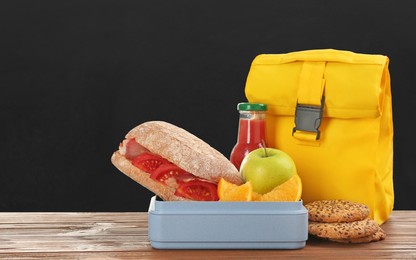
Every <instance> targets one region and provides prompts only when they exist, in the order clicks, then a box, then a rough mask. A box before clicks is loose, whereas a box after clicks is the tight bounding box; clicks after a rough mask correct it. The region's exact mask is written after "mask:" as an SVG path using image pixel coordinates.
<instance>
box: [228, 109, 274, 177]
mask: <svg viewBox="0 0 416 260" xmlns="http://www.w3.org/2000/svg"><path fill="white" fill-rule="evenodd" d="M237 110H238V111H239V114H240V118H239V125H238V138H237V143H236V145H235V146H234V148H233V150H232V151H231V155H230V161H231V162H232V163H233V164H234V166H235V167H236V168H237V169H238V170H240V165H241V162H242V161H243V159H244V157H245V156H246V155H247V154H248V153H249V152H251V151H252V150H255V149H257V148H260V147H264V146H265V145H266V144H265V141H266V134H265V128H266V111H267V105H266V104H261V103H239V104H238V105H237Z"/></svg>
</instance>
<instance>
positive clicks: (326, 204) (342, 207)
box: [305, 200, 370, 223]
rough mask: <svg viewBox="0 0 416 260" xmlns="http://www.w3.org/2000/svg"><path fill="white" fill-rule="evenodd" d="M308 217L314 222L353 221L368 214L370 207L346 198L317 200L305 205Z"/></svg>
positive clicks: (361, 218) (366, 216) (364, 217)
mask: <svg viewBox="0 0 416 260" xmlns="http://www.w3.org/2000/svg"><path fill="white" fill-rule="evenodd" d="M305 208H307V209H308V218H309V220H310V221H314V222H326V223H332V222H353V221H357V220H363V219H366V218H368V216H369V215H370V209H369V208H368V207H367V206H366V205H364V204H360V203H356V202H352V201H348V200H318V201H314V202H311V203H308V204H306V205H305Z"/></svg>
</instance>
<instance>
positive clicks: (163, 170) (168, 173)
mask: <svg viewBox="0 0 416 260" xmlns="http://www.w3.org/2000/svg"><path fill="white" fill-rule="evenodd" d="M150 178H152V179H153V180H155V181H158V182H161V183H164V184H166V183H165V181H166V180H167V179H169V178H175V180H177V181H178V182H184V181H187V180H191V179H195V176H194V175H192V174H190V173H188V172H187V171H185V170H183V169H181V168H179V167H178V166H176V165H174V164H162V165H160V166H159V167H158V168H157V169H156V170H155V171H154V172H153V173H152V174H151V175H150Z"/></svg>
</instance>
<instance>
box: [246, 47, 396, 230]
mask: <svg viewBox="0 0 416 260" xmlns="http://www.w3.org/2000/svg"><path fill="white" fill-rule="evenodd" d="M388 63H389V59H388V57H386V56H383V55H370V54H358V53H353V52H350V51H340V50H333V49H322V50H306V51H299V52H291V53H286V54H262V55H258V56H257V57H255V59H254V61H253V62H252V64H251V67H250V71H249V74H248V76H247V82H246V87H245V94H246V97H247V99H248V101H249V102H261V103H266V104H267V105H268V111H267V121H266V135H267V136H266V144H267V145H268V146H269V147H275V148H277V149H280V150H282V151H285V152H286V153H288V154H289V155H290V156H291V157H292V158H293V160H294V161H295V163H296V166H297V171H298V174H299V176H300V177H301V179H302V184H303V194H302V199H303V201H304V203H305V204H306V203H309V202H311V201H315V200H323V199H346V200H351V201H355V202H359V203H363V204H366V205H367V206H368V207H369V208H370V210H371V213H370V214H371V217H372V218H373V219H374V220H376V221H377V222H378V223H379V224H381V223H383V222H385V221H386V220H387V219H388V218H389V215H390V213H391V211H392V210H393V204H394V191H393V119H392V100H391V90H390V75H389V70H388Z"/></svg>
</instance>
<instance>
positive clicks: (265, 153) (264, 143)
mask: <svg viewBox="0 0 416 260" xmlns="http://www.w3.org/2000/svg"><path fill="white" fill-rule="evenodd" d="M261 144H262V146H263V148H264V155H266V157H269V155H268V154H267V149H266V142H265V141H264V140H261Z"/></svg>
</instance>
